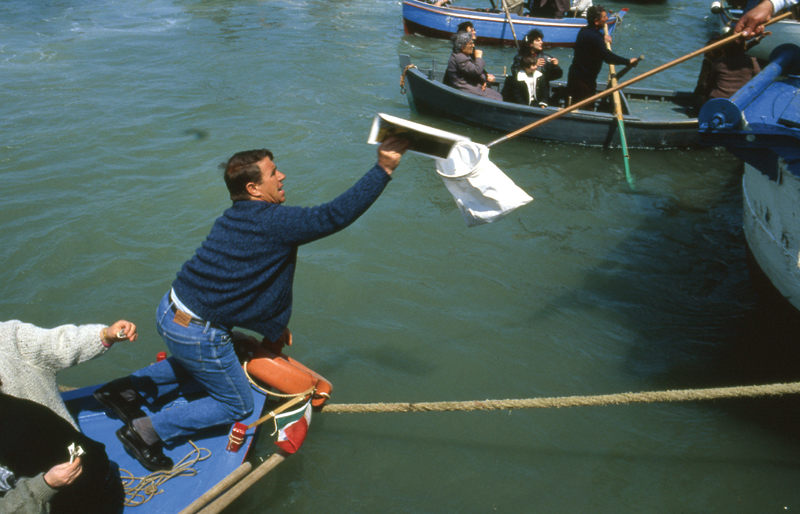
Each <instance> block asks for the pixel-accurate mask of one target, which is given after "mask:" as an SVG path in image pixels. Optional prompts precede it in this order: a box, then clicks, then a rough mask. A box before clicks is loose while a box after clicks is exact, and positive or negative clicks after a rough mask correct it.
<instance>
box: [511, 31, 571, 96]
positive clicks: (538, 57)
mask: <svg viewBox="0 0 800 514" xmlns="http://www.w3.org/2000/svg"><path fill="white" fill-rule="evenodd" d="M543 49H544V34H542V31H541V30H539V29H533V30H531V31H530V32H528V34H527V35H526V36H525V38H524V39H523V40H522V43H521V44H520V49H519V52H518V53H517V55H515V56H514V62H513V63H512V64H511V74H510V75H509V76H508V77H506V81H505V83H504V84H503V100H505V101H506V102H514V103H520V104H524V105H539V106H543V104H544V106H546V105H548V104H549V103H550V81H551V80H557V79H560V78H561V77H562V75H564V71H563V70H562V69H561V67H560V66H559V65H558V59H556V58H555V57H553V56H551V55H548V54H546V53H544V52H543V51H542V50H543ZM526 57H529V58H530V59H532V60H533V63H534V69H533V71H531V70H529V69H525V70H524V71H523V66H522V61H523V60H524V59H525V58H526ZM526 68H529V67H526ZM532 77H534V79H533V80H534V84H535V87H534V89H533V97H531V96H530V95H528V94H526V92H527V91H528V84H529V83H530V82H531V79H532ZM518 93H521V94H518Z"/></svg>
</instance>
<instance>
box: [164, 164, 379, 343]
mask: <svg viewBox="0 0 800 514" xmlns="http://www.w3.org/2000/svg"><path fill="white" fill-rule="evenodd" d="M389 180H390V176H389V175H388V174H387V173H386V172H385V171H384V170H383V168H381V167H380V166H377V165H376V166H375V167H373V168H372V169H371V170H369V171H368V172H367V173H366V174H365V175H364V176H363V177H362V178H361V179H360V180H359V181H358V182H356V183H355V185H353V186H352V187H351V188H350V189H349V190H347V191H346V192H345V193H343V194H342V195H340V196H339V197H338V198H336V199H335V200H333V201H331V202H329V203H326V204H323V205H319V206H316V207H287V206H284V205H279V204H274V203H269V202H259V201H250V200H243V201H237V202H234V203H233V206H231V207H230V208H229V209H227V210H226V211H225V212H224V213H223V214H222V216H220V217H219V218H217V220H216V221H215V222H214V226H213V227H212V228H211V232H210V233H209V234H208V237H207V238H206V240H205V241H204V242H203V244H202V246H201V247H200V248H198V249H197V253H196V254H195V255H194V257H192V259H191V260H189V261H187V262H186V263H185V264H184V265H183V267H182V268H181V270H180V271H179V272H178V276H177V278H176V280H175V281H174V282H173V283H172V287H173V289H174V290H175V294H176V295H177V297H178V298H179V299H180V301H181V302H182V303H183V304H184V305H185V306H186V307H187V308H189V309H191V310H192V311H193V312H194V313H195V314H197V315H198V316H200V317H201V318H202V319H204V320H205V321H209V322H211V323H216V324H219V325H222V326H226V327H233V326H237V327H241V328H246V329H249V330H253V331H255V332H258V333H259V334H261V335H263V336H266V337H267V338H268V339H270V340H271V341H275V340H276V339H278V337H280V335H281V334H282V333H283V331H284V329H285V328H286V327H287V325H288V324H289V318H290V317H291V314H292V282H293V280H294V271H295V265H296V261H297V247H298V246H300V245H303V244H306V243H310V242H312V241H316V240H317V239H320V238H322V237H325V236H327V235H330V234H333V233H334V232H338V231H339V230H342V229H343V228H345V227H347V226H348V225H350V224H351V223H353V222H354V221H355V220H357V219H358V218H359V216H361V215H362V214H363V213H364V212H365V211H366V210H367V209H368V208H369V207H370V206H371V205H372V204H373V203H374V202H375V200H377V199H378V196H380V194H381V192H383V189H384V188H385V187H386V184H388V183H389Z"/></svg>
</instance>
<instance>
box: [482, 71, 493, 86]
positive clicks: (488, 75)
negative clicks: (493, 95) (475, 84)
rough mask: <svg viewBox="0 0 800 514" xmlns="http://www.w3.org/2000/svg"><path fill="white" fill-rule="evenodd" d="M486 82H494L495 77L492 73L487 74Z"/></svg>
mask: <svg viewBox="0 0 800 514" xmlns="http://www.w3.org/2000/svg"><path fill="white" fill-rule="evenodd" d="M486 81H487V82H494V75H492V74H491V73H487V74H486ZM484 86H486V84H484ZM484 89H485V87H484Z"/></svg>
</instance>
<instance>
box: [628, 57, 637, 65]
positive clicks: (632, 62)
mask: <svg viewBox="0 0 800 514" xmlns="http://www.w3.org/2000/svg"><path fill="white" fill-rule="evenodd" d="M638 65H639V58H638V57H634V58H633V59H631V62H630V63H629V64H628V66H633V67H634V68H635V67H636V66H638Z"/></svg>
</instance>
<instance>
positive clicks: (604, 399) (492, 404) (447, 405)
mask: <svg viewBox="0 0 800 514" xmlns="http://www.w3.org/2000/svg"><path fill="white" fill-rule="evenodd" d="M795 393H800V382H794V383H790V384H772V385H753V386H739V387H716V388H711V389H684V390H677V391H653V392H643V393H620V394H604V395H598V396H565V397H553V398H529V399H524V400H483V401H478V400H471V401H465V402H421V403H353V404H325V405H323V406H322V408H321V412H331V413H338V414H342V413H366V412H447V411H479V410H507V409H545V408H551V407H556V408H561V407H583V406H591V405H594V406H599V405H622V404H628V403H656V402H686V401H697V400H717V399H722V398H753V397H757V396H780V395H784V394H795Z"/></svg>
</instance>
